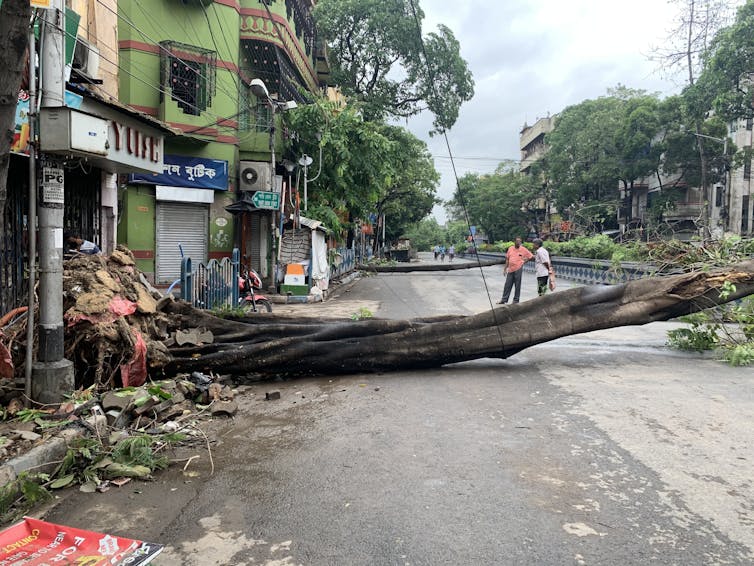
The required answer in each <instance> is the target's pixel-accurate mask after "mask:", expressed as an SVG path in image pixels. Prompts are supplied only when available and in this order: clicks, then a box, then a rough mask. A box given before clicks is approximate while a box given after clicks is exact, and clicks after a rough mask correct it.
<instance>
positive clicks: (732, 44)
mask: <svg viewBox="0 0 754 566" xmlns="http://www.w3.org/2000/svg"><path fill="white" fill-rule="evenodd" d="M753 29H754V0H748V1H747V2H746V3H745V4H744V5H743V6H741V7H740V8H739V10H738V13H737V15H736V20H735V22H734V23H733V24H732V25H731V26H729V27H726V28H723V29H721V30H720V31H719V32H718V33H717V34H716V35H715V38H714V40H713V41H712V44H711V46H710V49H709V50H708V51H707V53H706V57H705V64H704V69H703V71H702V73H701V75H700V76H699V80H698V81H697V84H696V85H694V88H693V89H692V91H691V92H689V93H688V96H689V97H691V96H694V97H695V99H697V100H699V101H701V102H702V103H703V104H704V105H703V106H702V108H701V109H703V110H705V111H706V110H709V109H710V108H712V109H714V110H715V112H716V113H717V114H718V115H720V116H721V117H722V118H723V119H725V120H726V121H733V120H737V119H741V118H748V119H751V118H754V81H753V80H752V74H753V73H754V33H752V30H753ZM705 106H706V107H705Z"/></svg>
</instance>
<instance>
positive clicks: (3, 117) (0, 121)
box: [0, 0, 31, 251]
mask: <svg viewBox="0 0 754 566" xmlns="http://www.w3.org/2000/svg"><path fill="white" fill-rule="evenodd" d="M30 20H31V3H30V2H29V0H3V3H2V5H0V251H1V250H2V249H4V242H5V238H4V237H2V236H3V235H4V234H5V201H6V198H7V183H8V167H9V166H10V144H11V143H12V142H13V132H14V130H15V127H16V103H17V102H18V91H19V89H20V88H21V79H22V77H23V72H24V62H25V60H26V58H25V57H24V54H25V53H26V47H27V44H28V30H29V21H30Z"/></svg>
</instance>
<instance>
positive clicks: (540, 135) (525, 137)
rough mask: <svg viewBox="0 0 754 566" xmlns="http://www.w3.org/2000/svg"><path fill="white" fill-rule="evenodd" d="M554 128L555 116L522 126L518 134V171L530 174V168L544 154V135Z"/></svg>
mask: <svg viewBox="0 0 754 566" xmlns="http://www.w3.org/2000/svg"><path fill="white" fill-rule="evenodd" d="M554 127H555V116H547V118H538V119H537V121H536V122H534V124H533V125H531V126H529V125H528V124H526V123H525V124H524V127H523V128H521V132H520V134H519V148H520V149H521V165H520V171H521V173H524V174H525V175H529V174H530V173H531V166H532V165H533V164H534V163H536V162H537V161H538V160H539V159H541V158H542V157H543V156H544V154H545V151H546V149H545V135H547V134H549V133H550V132H551V131H552V130H553V129H554Z"/></svg>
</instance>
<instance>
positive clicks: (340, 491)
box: [48, 267, 754, 566]
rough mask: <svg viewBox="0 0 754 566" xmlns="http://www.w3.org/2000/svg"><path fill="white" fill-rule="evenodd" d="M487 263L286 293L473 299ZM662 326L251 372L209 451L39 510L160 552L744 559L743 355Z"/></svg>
mask: <svg viewBox="0 0 754 566" xmlns="http://www.w3.org/2000/svg"><path fill="white" fill-rule="evenodd" d="M483 274H484V278H482V275H481V274H480V272H479V270H469V271H452V272H445V273H437V272H434V273H415V274H395V275H378V276H370V277H365V278H363V279H361V280H360V281H358V282H356V283H355V284H354V285H352V286H350V287H349V288H348V289H340V290H339V291H338V293H339V296H338V297H337V298H336V299H334V300H332V301H328V302H325V303H323V304H319V305H317V304H315V305H295V306H287V307H283V308H285V309H295V310H296V312H298V313H300V314H301V315H302V316H305V315H308V316H350V315H351V314H355V313H358V312H362V313H363V312H364V311H363V310H361V309H367V310H368V311H370V312H372V313H373V314H375V315H376V316H383V317H400V318H409V317H412V316H418V315H428V314H444V313H465V314H468V313H473V312H479V311H480V310H484V309H487V308H490V304H491V303H493V302H495V301H497V300H499V297H500V294H501V292H502V285H503V279H502V275H501V268H500V267H492V268H485V269H484V270H483ZM534 285H535V283H534V278H533V276H531V275H527V276H525V277H524V295H523V299H524V300H531V299H532V298H533V296H534ZM558 285H559V287H558V290H556V293H557V292H558V291H559V290H561V289H563V288H565V287H568V286H569V285H568V283H567V282H565V281H562V280H559V281H558ZM276 307H277V305H276ZM277 310H278V309H277V308H276V311H277ZM675 326H677V324H675V323H654V324H651V325H648V326H644V327H633V328H618V329H612V330H606V331H599V332H594V333H589V334H584V335H579V336H573V337H568V338H563V339H560V340H557V341H553V342H551V343H548V344H543V345H539V346H536V347H533V348H530V349H528V350H525V351H523V352H521V353H519V354H517V355H515V356H513V357H511V358H510V359H507V360H491V359H485V360H477V361H474V362H467V363H463V364H457V365H453V366H448V367H444V368H441V369H437V370H430V371H422V372H395V373H385V374H367V375H353V376H345V377H332V378H329V377H323V378H318V379H303V380H297V381H290V382H270V383H263V384H255V385H252V386H244V387H242V388H241V390H242V394H241V395H240V397H239V399H240V404H241V410H240V411H239V414H238V415H237V416H236V418H235V419H234V420H233V421H230V422H223V423H218V424H217V425H216V433H217V439H218V441H217V442H216V443H215V444H214V446H213V448H212V456H213V459H212V464H213V465H214V473H212V474H210V463H209V459H208V457H207V453H206V452H202V451H201V450H199V449H196V454H199V455H200V456H201V457H200V458H199V459H197V460H194V461H192V462H191V464H190V465H189V466H188V468H187V470H186V471H185V472H184V471H183V470H182V465H183V464H178V465H175V466H173V467H172V468H171V469H170V470H169V471H167V472H165V473H163V474H162V475H160V476H159V477H158V478H157V480H156V481H155V482H152V483H146V484H145V483H139V484H136V485H134V484H133V483H132V484H129V485H127V486H125V487H123V488H120V489H119V490H112V489H111V490H110V491H109V492H107V493H105V494H81V493H76V492H72V493H71V494H70V495H69V496H68V497H66V498H64V500H63V501H61V503H60V504H59V505H57V506H56V508H55V509H54V510H53V511H52V512H51V513H50V514H49V515H48V518H49V519H50V520H53V521H56V522H60V523H64V524H69V525H73V526H79V527H84V528H91V529H94V530H103V531H106V532H115V533H117V534H123V535H131V536H134V537H137V538H142V539H145V540H151V541H154V542H160V543H164V544H166V545H168V547H167V549H166V551H165V553H164V554H163V555H162V556H161V557H160V558H159V559H158V564H160V565H162V566H166V565H176V566H177V565H189V566H191V565H197V566H199V565H201V566H205V565H211V564H228V565H252V564H267V565H295V564H304V565H341V564H347V565H401V566H403V565H440V564H447V565H451V564H452V565H458V564H484V565H488V564H522V565H524V564H526V565H529V564H548V565H549V564H553V565H561V564H576V565H596V564H600V565H628V564H663V565H666V564H679V565H688V564H752V563H753V562H754V484H753V481H754V475H753V474H752V470H753V469H754V442H753V441H752V438H753V437H754V435H753V434H752V430H754V375H752V374H754V372H752V371H751V370H750V369H741V368H731V367H728V366H725V365H722V364H721V363H719V362H717V361H715V360H714V359H712V358H710V357H709V356H706V355H695V354H685V353H679V352H676V351H673V350H671V349H669V348H668V347H667V346H666V345H665V340H666V331H667V330H668V329H669V328H672V327H675ZM273 390H275V391H280V392H281V399H280V400H279V401H265V400H264V397H265V393H266V392H268V391H273Z"/></svg>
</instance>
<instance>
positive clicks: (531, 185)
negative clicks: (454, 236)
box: [448, 164, 541, 241]
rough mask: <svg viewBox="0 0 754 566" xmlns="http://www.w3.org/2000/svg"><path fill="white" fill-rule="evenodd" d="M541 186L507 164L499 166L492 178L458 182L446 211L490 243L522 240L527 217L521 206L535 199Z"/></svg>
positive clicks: (475, 176) (473, 177)
mask: <svg viewBox="0 0 754 566" xmlns="http://www.w3.org/2000/svg"><path fill="white" fill-rule="evenodd" d="M540 189H541V186H540V184H539V182H538V181H537V180H536V179H535V178H534V177H528V176H523V175H521V174H520V173H519V172H518V170H517V169H515V168H512V167H510V165H509V164H501V165H500V166H499V167H498V168H497V170H496V171H495V173H493V174H491V175H478V174H475V173H468V174H466V175H464V176H463V177H461V178H460V179H459V182H458V187H457V189H456V192H455V194H454V195H453V198H452V199H451V201H450V202H449V203H448V211H449V213H450V215H451V217H452V218H453V219H455V220H464V221H465V220H466V218H465V216H464V214H463V211H464V210H465V212H466V215H468V220H469V222H470V223H471V224H472V225H476V226H478V227H479V229H480V230H481V231H482V232H483V233H485V234H486V235H487V236H488V237H489V239H490V241H494V240H512V239H514V238H515V237H516V236H521V237H525V236H526V235H527V232H528V229H529V225H528V221H529V216H528V214H527V213H526V212H525V211H523V210H521V208H522V205H523V204H524V203H526V202H527V201H529V200H531V199H532V198H534V197H535V196H536V195H537V193H538V192H539V190H540Z"/></svg>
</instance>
